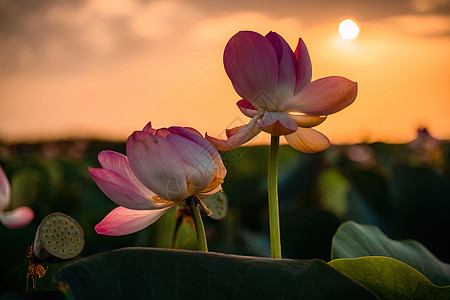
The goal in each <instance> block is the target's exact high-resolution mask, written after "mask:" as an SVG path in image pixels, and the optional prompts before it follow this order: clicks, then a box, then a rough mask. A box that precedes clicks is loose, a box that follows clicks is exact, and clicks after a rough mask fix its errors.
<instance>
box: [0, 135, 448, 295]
mask: <svg viewBox="0 0 450 300" xmlns="http://www.w3.org/2000/svg"><path fill="white" fill-rule="evenodd" d="M102 150H114V151H117V152H120V153H125V144H124V143H116V142H104V141H95V140H70V141H59V142H46V143H35V144H13V145H8V144H0V164H1V166H2V167H3V169H4V171H5V173H6V174H7V176H8V178H9V179H10V181H11V186H12V197H11V198H12V199H11V205H10V208H9V209H12V208H15V207H18V206H20V205H28V206H30V207H32V209H33V210H34V212H35V219H34V220H33V222H32V223H31V224H30V225H28V226H26V227H24V228H21V229H16V230H12V229H7V228H5V227H4V226H0V239H1V245H2V246H1V247H0V294H2V293H4V292H10V291H24V290H25V286H26V274H27V267H28V261H27V258H26V254H27V249H28V247H29V246H30V245H31V244H32V243H33V240H34V235H35V232H36V229H37V227H38V226H39V223H40V222H41V220H42V219H43V218H44V217H45V216H47V215H48V214H50V213H52V212H62V213H65V214H67V215H69V216H71V217H72V218H74V219H75V220H77V221H78V223H79V224H80V225H81V226H82V227H83V229H84V232H85V239H86V244H85V249H84V251H83V252H82V256H83V257H85V256H89V255H93V254H96V253H99V252H103V251H107V250H112V249H118V248H122V247H131V246H145V247H162V248H167V247H170V244H171V238H172V232H173V229H174V226H175V209H173V210H172V211H170V212H169V213H167V214H165V215H164V216H163V217H162V218H161V219H160V220H158V221H157V222H156V223H155V224H153V225H152V226H150V227H148V228H147V229H145V230H142V231H140V232H137V233H135V234H131V235H128V236H122V237H109V236H101V235H98V234H97V233H96V232H95V231H94V226H95V225H96V224H97V223H98V222H100V221H101V220H102V218H104V217H105V216H106V215H107V214H108V213H109V211H110V210H112V209H113V208H115V207H116V205H115V204H114V203H113V202H112V201H111V200H109V199H108V198H107V197H106V196H105V195H104V194H103V193H102V192H101V191H100V189H99V188H98V187H97V186H96V185H95V183H94V182H93V180H92V179H91V178H90V176H89V173H88V167H90V166H91V167H100V165H99V163H98V161H97V155H98V153H99V152H100V151H102ZM268 150H269V149H268V147H267V146H252V147H243V148H239V149H236V150H234V151H230V152H223V153H221V155H222V158H223V161H224V163H225V165H226V167H227V169H228V174H227V177H226V178H225V183H224V184H223V188H224V191H225V192H226V194H227V196H228V201H229V210H228V215H227V216H226V217H225V218H224V219H223V220H220V221H215V220H212V219H210V218H208V217H206V215H205V216H204V222H205V227H206V231H207V236H208V243H209V249H210V251H215V252H222V253H232V254H242V255H252V256H270V243H269V236H268V232H269V228H268V211H267V160H268V154H269V153H268ZM279 201H280V220H281V238H282V250H283V257H284V258H295V259H310V258H320V259H323V260H325V261H329V260H330V251H331V239H332V236H333V235H334V233H335V232H336V229H337V228H338V226H339V225H340V224H342V223H343V222H344V221H346V220H354V221H356V222H358V223H361V224H374V225H377V226H378V227H380V229H382V230H383V232H385V233H386V234H387V235H388V236H389V237H391V238H393V239H409V238H412V239H416V240H418V241H420V242H421V243H423V244H424V245H425V246H426V247H428V249H430V250H431V251H432V252H433V253H434V254H435V255H436V256H437V257H438V258H440V259H441V260H443V261H444V262H450V234H449V232H448V230H449V228H450V144H449V143H448V142H444V141H438V140H435V139H434V138H433V137H431V136H430V135H429V133H428V132H427V131H426V129H419V131H418V137H417V139H416V140H414V141H412V142H410V143H408V144H401V145H393V144H383V143H373V144H357V145H340V146H337V145H333V146H332V147H331V148H330V149H328V150H326V151H324V152H322V153H317V154H304V153H300V152H298V151H296V150H294V149H292V148H290V147H289V146H282V147H281V149H280V163H279ZM177 246H178V248H181V249H196V238H195V234H194V231H193V228H192V224H191V223H190V222H189V220H187V221H186V222H183V225H182V227H181V229H180V233H179V239H178V243H177ZM62 265H63V264H45V266H46V267H47V266H48V272H47V274H46V276H45V277H44V278H43V279H39V280H38V282H37V289H38V290H49V289H54V285H53V283H52V280H51V279H52V277H53V275H54V274H55V272H56V271H57V270H58V269H59V268H60V267H61V266H62Z"/></svg>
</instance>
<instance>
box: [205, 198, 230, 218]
mask: <svg viewBox="0 0 450 300" xmlns="http://www.w3.org/2000/svg"><path fill="white" fill-rule="evenodd" d="M202 201H203V203H204V205H205V206H206V207H207V209H205V210H206V211H209V214H208V217H210V218H211V219H213V220H222V219H223V218H225V216H226V215H227V212H228V198H227V195H226V194H225V193H224V192H222V191H218V192H217V193H215V194H214V195H212V196H209V197H208V198H205V199H203V200H202Z"/></svg>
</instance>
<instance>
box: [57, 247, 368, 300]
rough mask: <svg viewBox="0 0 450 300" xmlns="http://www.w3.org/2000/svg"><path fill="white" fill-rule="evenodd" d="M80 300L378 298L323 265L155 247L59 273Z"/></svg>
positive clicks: (89, 261)
mask: <svg viewBox="0 0 450 300" xmlns="http://www.w3.org/2000/svg"><path fill="white" fill-rule="evenodd" d="M54 281H55V282H57V283H59V282H63V283H67V284H69V286H70V289H71V291H72V295H73V296H74V298H75V299H96V300H97V299H271V300H272V299H349V298H352V299H353V298H354V299H375V297H374V296H373V294H371V293H370V292H369V291H367V290H366V289H365V288H364V287H362V286H361V285H359V284H357V283H356V282H354V281H353V280H351V279H349V278H348V277H346V276H344V275H342V274H341V273H339V272H338V271H336V270H335V269H334V268H332V267H330V266H329V265H327V264H326V263H325V262H324V261H321V260H304V261H300V260H287V259H279V260H277V259H270V258H256V257H244V256H236V255H226V254H217V253H204V252H198V251H186V250H168V249H154V248H125V249H120V250H115V251H111V252H106V253H103V254H99V255H95V256H91V257H88V258H85V259H82V260H79V261H77V262H74V263H72V264H70V265H67V266H65V267H63V268H61V270H60V271H59V272H58V274H57V275H56V276H55V279H54Z"/></svg>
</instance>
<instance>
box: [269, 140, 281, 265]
mask: <svg viewBox="0 0 450 300" xmlns="http://www.w3.org/2000/svg"><path fill="white" fill-rule="evenodd" d="M279 148H280V137H278V136H272V139H271V141H270V156H269V180H268V193H269V225H270V250H271V253H272V258H281V241H280V217H279V212H278V149H279Z"/></svg>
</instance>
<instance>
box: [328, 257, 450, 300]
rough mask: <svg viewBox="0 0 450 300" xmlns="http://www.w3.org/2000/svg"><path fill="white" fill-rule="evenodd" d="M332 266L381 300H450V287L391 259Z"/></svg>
mask: <svg viewBox="0 0 450 300" xmlns="http://www.w3.org/2000/svg"><path fill="white" fill-rule="evenodd" d="M329 264H330V265H331V266H332V267H334V268H336V269H337V270H339V271H340V272H342V273H344V274H345V275H347V276H349V277H351V278H353V279H354V280H355V281H357V282H359V283H360V284H362V285H363V286H365V287H366V288H368V289H369V290H370V291H372V292H373V293H374V294H375V295H377V296H378V297H379V298H380V299H393V300H397V299H443V300H444V299H450V286H447V287H438V286H436V285H434V284H433V283H431V281H429V280H428V278H426V277H425V276H424V275H423V274H421V273H420V272H418V271H416V270H415V269H413V268H411V267H410V266H408V265H407V264H404V263H402V262H400V261H398V260H396V259H393V258H390V257H383V256H366V257H360V258H342V259H335V260H333V261H331V262H329Z"/></svg>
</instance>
